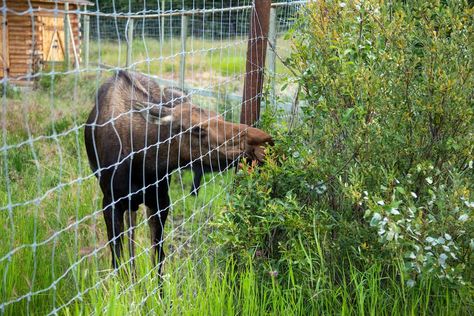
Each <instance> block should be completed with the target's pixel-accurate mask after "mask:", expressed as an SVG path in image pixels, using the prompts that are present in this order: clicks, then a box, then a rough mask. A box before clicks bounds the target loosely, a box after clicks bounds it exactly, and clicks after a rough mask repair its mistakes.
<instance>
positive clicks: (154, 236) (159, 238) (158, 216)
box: [145, 189, 170, 275]
mask: <svg viewBox="0 0 474 316" xmlns="http://www.w3.org/2000/svg"><path fill="white" fill-rule="evenodd" d="M153 191H154V193H155V194H154V195H153V196H150V195H149V194H147V198H146V202H145V204H146V206H147V218H148V225H149V226H150V236H151V246H152V254H151V260H152V263H153V264H154V265H158V274H159V275H161V266H162V262H163V260H164V259H165V252H164V250H163V230H164V226H165V222H166V218H167V217H168V211H169V206H170V199H169V196H168V190H167V189H166V190H161V192H158V195H157V194H156V191H155V190H153Z"/></svg>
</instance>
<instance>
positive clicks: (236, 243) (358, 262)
mask: <svg viewBox="0 0 474 316" xmlns="http://www.w3.org/2000/svg"><path fill="white" fill-rule="evenodd" d="M380 3H381V2H380V1H348V2H340V1H317V2H314V3H310V4H308V6H307V7H306V9H304V10H303V11H304V13H303V14H302V15H301V17H300V18H299V19H298V20H297V21H296V24H295V26H294V27H293V29H292V30H291V31H290V33H289V38H292V40H293V46H294V49H293V53H292V54H291V56H290V57H289V58H288V60H287V62H288V64H289V65H290V66H291V68H293V70H294V71H295V72H296V73H297V74H298V76H297V77H296V78H290V80H292V81H294V82H296V83H297V84H299V86H300V87H301V91H302V93H301V95H300V99H302V103H301V111H300V112H301V113H300V114H301V115H300V118H301V120H300V122H299V124H298V125H297V126H295V127H293V128H292V130H291V131H289V130H288V128H287V127H286V125H284V124H278V123H276V122H273V121H272V120H268V119H267V118H266V117H265V116H264V118H263V122H264V124H263V126H264V127H265V128H267V129H270V133H271V134H272V135H275V139H276V145H275V147H274V148H272V149H270V150H269V155H268V162H267V163H266V165H265V166H263V167H261V168H258V169H253V168H252V167H251V166H250V167H249V168H250V169H246V168H247V167H245V168H244V170H245V171H240V172H239V174H238V176H237V185H236V188H235V192H233V193H232V197H231V202H232V203H229V207H228V208H227V209H224V210H222V213H221V214H219V216H218V219H217V220H216V223H215V225H216V226H217V227H218V229H216V230H215V235H214V237H215V238H216V239H217V240H218V241H220V242H221V243H222V244H223V245H224V247H225V249H226V250H227V252H228V253H230V254H232V255H233V256H234V257H236V258H237V259H240V261H241V262H247V260H248V259H247V258H248V257H249V256H251V257H252V258H254V259H255V260H254V262H256V266H258V267H263V269H264V270H265V271H275V270H276V271H278V272H279V273H280V274H282V275H287V274H288V273H289V272H288V271H292V272H291V273H292V275H293V276H294V277H295V278H299V280H300V281H301V283H302V284H306V283H308V282H317V279H316V277H314V275H315V272H317V271H321V269H325V267H329V266H337V267H338V269H335V270H334V269H333V270H331V271H336V272H333V273H328V274H330V275H326V277H329V278H333V279H334V280H340V282H344V280H345V277H344V276H348V275H350V271H348V270H347V269H349V267H351V266H352V267H357V268H358V269H362V270H363V269H365V268H366V267H368V266H370V265H372V264H374V263H380V264H381V266H383V267H384V269H385V270H386V271H387V273H388V271H394V270H396V268H397V266H398V265H399V264H401V265H402V266H403V271H404V272H405V274H404V275H401V276H400V280H401V281H403V282H404V283H406V284H407V285H408V286H415V285H416V284H417V283H419V281H421V280H422V279H423V278H425V277H426V278H434V279H435V280H439V282H440V284H442V285H443V286H445V285H446V286H447V285H450V284H457V285H459V284H462V285H466V286H468V287H470V286H472V281H473V277H474V274H473V271H474V260H473V259H474V258H473V251H474V219H473V217H474V214H473V209H474V176H473V175H474V172H473V158H474V125H473V122H474V106H473V101H474V100H473V94H472V91H473V90H472V87H473V86H474V76H473V69H474V68H473V66H474V64H473V56H474V45H473V43H474V24H473V19H472V15H473V14H474V10H473V8H472V7H470V6H469V5H468V4H467V2H463V1H432V2H431V1H430V2H427V1H410V2H408V1H407V2H401V1H393V2H392V1H390V2H388V3H386V4H380ZM382 3H383V2H382ZM238 261H239V260H238ZM290 266H291V269H289V267H290ZM316 274H317V273H316ZM323 274H324V273H323ZM317 277H321V275H320V274H317ZM446 280H448V281H449V282H446Z"/></svg>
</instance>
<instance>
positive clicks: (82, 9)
mask: <svg viewBox="0 0 474 316" xmlns="http://www.w3.org/2000/svg"><path fill="white" fill-rule="evenodd" d="M39 2H41V1H38V3H39ZM38 3H37V2H32V1H16V2H13V1H4V2H3V6H2V7H1V13H2V22H3V23H2V30H1V32H2V40H1V42H0V45H1V48H2V50H1V56H0V57H1V58H0V60H1V61H2V63H3V67H2V69H1V71H0V75H1V77H2V78H1V83H2V92H3V94H2V112H1V126H2V140H1V144H0V187H1V189H0V227H1V229H0V241H1V243H0V280H1V281H0V282H1V284H2V286H1V291H0V314H32V313H34V314H51V315H53V314H61V313H67V312H68V311H69V312H70V311H71V310H70V309H71V308H73V307H74V306H75V304H77V303H78V302H86V300H87V297H89V296H90V295H91V293H92V294H93V293H97V292H98V291H107V290H110V289H111V288H113V287H114V285H113V284H116V283H120V284H121V285H120V290H119V292H118V294H117V296H116V298H117V299H119V298H120V297H122V296H127V295H130V294H131V293H133V292H134V290H135V289H137V288H141V287H142V286H146V288H147V289H148V291H146V293H145V294H144V295H142V296H141V297H140V298H139V299H138V301H136V306H135V307H134V308H136V311H137V312H138V311H140V310H141V308H142V307H143V305H145V304H147V303H148V302H150V300H151V301H153V302H156V300H157V299H156V297H157V296H159V292H160V289H161V288H162V286H163V285H160V284H163V283H166V282H167V280H168V281H169V280H175V279H176V277H175V278H173V277H172V276H173V275H174V276H180V275H183V276H184V275H186V273H185V270H187V269H190V267H189V262H191V263H192V269H200V268H201V263H202V261H203V259H204V258H210V257H212V254H213V251H214V248H215V247H214V245H213V244H212V241H211V240H210V239H209V236H210V235H211V234H212V230H213V228H212V226H211V225H209V224H210V222H211V221H212V219H213V216H214V214H215V213H216V212H218V211H219V210H220V209H222V208H225V207H226V204H227V203H228V198H229V195H230V194H232V186H233V182H232V179H233V176H234V173H235V171H234V170H235V169H234V165H231V164H227V163H222V165H220V161H219V160H218V161H217V162H218V163H217V165H218V166H217V165H215V166H213V167H212V168H207V169H206V170H201V172H204V176H203V179H202V181H201V183H200V190H199V193H198V195H197V196H195V195H194V193H195V192H193V191H192V190H191V188H192V183H193V177H196V176H198V173H199V172H197V171H196V170H198V171H199V169H200V168H195V166H201V167H202V164H203V162H202V161H204V160H205V159H209V160H212V159H215V158H212V157H214V156H216V155H218V154H219V153H220V152H222V151H225V150H228V148H229V147H231V146H232V144H234V143H235V142H240V141H242V139H243V135H246V133H248V130H247V128H245V129H241V128H240V129H239V130H238V132H235V133H234V132H232V135H231V136H230V137H228V138H226V139H225V142H221V143H219V144H218V145H217V146H215V145H211V143H210V142H209V141H204V140H203V138H202V135H201V136H200V137H199V141H200V143H199V152H200V155H199V156H198V157H192V159H188V160H187V161H184V160H185V159H184V158H183V161H181V162H180V163H179V164H178V166H177V167H176V168H171V160H172V159H174V158H173V157H175V156H177V157H181V156H184V155H185V153H187V152H192V151H193V150H195V148H194V147H192V146H195V143H193V145H191V142H189V144H187V145H189V148H183V147H184V145H182V144H186V140H185V138H186V137H189V136H188V135H191V134H192V133H193V131H195V129H196V128H197V127H202V126H204V125H206V126H207V127H208V128H212V126H209V124H210V123H213V122H214V123H215V120H214V119H215V117H214V114H213V113H214V112H216V113H218V115H220V117H221V118H222V119H225V120H226V121H228V122H234V123H237V122H238V121H239V117H240V105H241V95H242V92H243V91H242V89H243V82H244V79H245V76H246V75H247V73H246V67H245V62H246V59H245V57H246V51H247V43H248V34H249V27H250V25H249V21H250V19H249V17H250V13H251V10H252V5H253V4H252V1H250V0H241V1H225V0H221V1H217V0H216V1H197V0H195V1H171V0H166V1H161V0H160V1H154V2H152V1H150V2H146V1H133V0H129V1H128V3H126V2H124V1H112V2H111V3H109V2H106V1H93V2H91V3H88V2H87V1H70V2H64V1H45V3H44V4H38ZM301 5H302V1H294V2H292V1H288V2H287V3H284V5H281V6H275V10H276V19H275V25H274V28H275V32H276V39H277V43H276V45H275V47H276V49H277V51H278V54H279V55H280V56H283V57H285V56H287V55H288V54H289V53H290V44H289V41H288V40H287V39H284V38H283V35H284V33H285V32H286V31H287V30H288V28H289V27H290V26H291V24H292V20H293V18H294V17H295V16H296V14H297V12H298V10H299V9H300V6H301ZM230 8H234V9H230ZM235 8H240V9H238V10H237V9H235ZM227 9H229V10H227ZM131 21H133V22H131ZM183 34H185V36H183ZM251 40H256V39H251ZM273 68H274V69H276V70H275V73H274V74H272V75H273V76H272V78H274V82H273V85H274V86H275V87H274V89H275V91H276V92H275V95H272V98H277V96H278V98H277V99H278V101H275V102H274V104H275V106H277V107H281V108H283V109H286V110H288V104H286V103H288V102H291V98H292V96H291V93H290V94H289V95H283V94H282V93H281V91H280V90H281V89H280V87H281V85H282V83H283V81H284V79H285V78H286V77H287V76H288V73H286V72H285V69H284V67H283V65H282V64H281V63H280V62H279V61H278V60H276V65H275V66H274V67H273ZM118 71H127V72H128V73H132V74H136V73H140V74H144V75H145V76H146V77H147V78H151V79H152V80H153V82H156V83H157V84H159V85H160V87H161V89H162V90H161V91H163V89H164V88H170V89H175V90H174V91H178V93H179V94H181V97H184V98H187V99H190V100H191V102H192V103H193V104H194V105H196V106H199V107H201V108H202V109H206V110H207V111H206V112H199V113H201V114H200V117H199V122H198V123H197V124H192V123H191V124H188V125H183V124H184V123H183V122H184V121H186V120H188V119H189V118H187V117H182V116H181V117H179V121H178V124H179V125H182V126H184V127H182V128H181V129H180V131H179V132H177V133H175V134H173V135H168V136H163V137H161V138H160V137H158V140H156V139H157V138H156V135H155V136H153V137H152V136H149V134H148V131H149V130H154V128H155V129H156V124H154V123H150V121H149V120H145V121H144V123H143V126H140V128H141V129H142V130H144V131H145V134H144V135H145V140H144V145H143V146H139V147H138V148H133V147H131V148H132V150H131V151H130V152H121V155H120V157H119V158H118V159H116V161H115V162H114V163H111V164H108V165H104V166H101V165H100V164H99V166H97V168H94V167H93V169H92V170H91V167H90V165H89V159H88V157H87V155H86V150H85V145H86V144H85V142H86V141H85V140H84V132H85V130H86V129H87V128H94V129H98V130H99V129H101V128H105V127H111V128H112V129H113V130H114V131H115V132H116V133H117V129H120V128H123V126H122V127H121V125H120V124H121V122H123V120H124V119H126V118H132V117H140V114H144V116H146V117H148V118H149V117H150V116H147V114H146V113H150V112H152V111H153V110H154V109H156V108H157V105H156V104H152V103H153V102H152V101H151V100H148V101H150V102H152V103H146V104H145V107H144V108H142V109H137V108H133V107H130V109H129V110H127V111H124V112H122V113H112V114H111V115H109V117H108V118H107V119H106V120H102V121H98V120H93V121H92V123H87V122H86V121H87V117H88V115H89V112H90V111H91V110H92V109H93V108H94V107H95V105H94V103H95V102H97V101H98V100H99V98H98V97H97V94H98V91H99V88H100V87H101V86H102V84H104V82H106V80H107V79H108V78H115V80H119V79H118V78H119V76H118V75H117V73H118ZM112 84H119V82H118V81H116V82H115V83H112ZM134 89H137V88H136V87H134ZM145 89H146V90H147V92H148V93H149V94H152V93H154V92H153V91H152V90H151V89H150V86H146V87H145ZM153 97H155V99H156V98H158V99H159V100H161V101H163V96H161V95H160V96H153V95H152V96H151V97H150V96H149V97H148V98H149V99H150V98H153ZM178 99H179V98H178V97H172V98H171V99H169V100H168V102H171V103H173V102H176V101H178ZM132 103H133V102H132ZM268 104H270V103H268ZM161 106H162V109H163V106H164V105H161ZM160 111H161V110H160ZM202 115H204V117H201V116H202ZM129 122H130V124H132V122H136V120H132V119H130V120H129ZM153 124H154V125H153ZM218 124H219V123H218ZM159 126H161V125H159ZM226 126H227V125H226ZM228 126H231V125H228ZM232 126H233V125H232ZM132 127H133V126H129V128H132ZM135 128H136V126H135ZM158 130H160V128H158ZM217 130H218V131H219V132H222V130H219V129H217ZM163 133H164V132H163ZM130 137H131V138H133V136H130ZM113 140H114V135H113V134H112V135H110V142H113ZM153 140H155V141H153ZM120 142H122V140H120ZM171 143H177V144H178V147H177V150H178V153H176V152H170V149H169V148H171V147H170V146H171V145H170V144H171ZM165 146H166V147H167V148H168V151H167V155H166V157H162V156H160V157H159V158H160V159H165V161H167V164H166V165H167V167H166V172H165V173H160V174H159V175H158V174H156V176H154V177H152V178H153V180H152V181H145V178H146V176H147V175H146V174H145V171H143V185H141V186H139V187H136V186H132V185H129V186H128V188H129V189H128V193H127V194H125V195H120V196H118V197H112V200H111V201H108V200H107V201H106V200H104V202H103V203H102V199H103V192H102V191H101V189H100V187H99V184H98V181H97V180H98V179H99V180H100V178H101V177H102V176H103V175H104V174H107V173H108V172H109V171H110V170H119V169H120V168H122V166H123V165H124V164H125V163H127V162H128V161H131V160H133V159H134V157H135V158H136V157H143V156H146V154H147V152H153V151H154V152H158V151H159V150H160V149H161V150H162V151H163V149H162V148H164V147H165ZM94 150H95V153H96V154H97V153H98V152H99V151H101V150H102V149H101V148H97V144H95V143H94ZM105 151H106V150H105ZM110 154H113V153H110ZM239 157H240V156H235V157H234V158H235V159H238V158H239ZM147 163H149V162H147ZM158 163H159V162H158V161H155V165H154V166H153V165H152V166H151V167H150V168H151V169H153V170H157V169H158V167H157V164H158ZM191 169H193V170H194V173H193V170H191ZM201 169H202V168H201ZM211 169H212V170H211ZM210 171H213V172H210ZM153 172H155V171H153ZM113 174H115V171H114V172H113ZM112 178H113V176H112ZM122 180H123V181H127V182H130V183H132V179H131V176H129V178H128V179H122ZM111 181H113V180H111ZM133 181H134V180H133ZM163 186H169V198H170V203H169V205H168V206H166V208H164V209H160V210H159V211H158V212H157V213H155V214H151V215H150V214H148V213H147V212H146V207H144V206H143V205H142V206H140V208H139V209H138V211H137V213H136V214H137V220H136V223H135V225H132V226H126V227H125V228H124V229H123V232H120V233H117V234H115V232H114V237H113V238H110V239H109V238H108V237H107V229H106V225H105V223H104V220H103V218H102V217H103V215H104V211H107V210H108V209H110V208H112V209H114V210H115V209H118V208H119V207H121V205H122V204H124V203H126V204H127V205H129V206H130V205H131V201H132V200H133V199H134V198H135V197H136V196H137V195H138V194H142V193H144V192H145V191H147V190H149V189H151V188H158V189H159V188H160V187H163ZM112 191H113V190H112ZM112 193H113V192H112ZM130 207H131V206H130ZM168 210H169V216H168V219H167V221H166V223H165V227H164V235H163V239H162V242H163V245H164V249H165V251H166V257H165V259H164V263H163V269H162V274H161V276H160V275H159V274H158V269H159V268H158V267H159V266H158V265H153V264H152V263H151V260H150V256H151V253H152V252H153V249H154V248H153V245H152V244H150V240H149V237H148V231H147V230H148V229H145V227H146V226H147V223H148V222H149V221H150V220H152V218H153V217H154V216H161V215H160V214H161V213H162V212H163V211H168ZM113 214H115V213H113ZM130 214H131V213H125V217H128V220H129V221H130V220H131V219H132V216H131V215H130ZM115 216H116V215H114V216H113V217H112V220H116V218H115ZM132 232H134V233H135V238H134V239H133V240H131V239H130V234H131V233H132ZM122 237H126V238H125V241H124V247H123V248H124V249H123V250H124V254H123V256H122V259H121V261H120V262H119V263H118V266H117V269H112V267H111V264H110V263H111V257H112V255H111V251H110V245H113V244H115V243H116V242H118V240H119V239H121V238H122ZM131 245H134V247H135V253H134V254H133V256H130V255H129V253H128V251H127V250H129V249H128V248H129V247H130V246H131ZM131 263H135V266H136V269H135V273H136V275H135V274H134V273H133V272H131V271H130V269H131V268H130V266H131ZM121 271H124V273H125V274H127V273H132V274H134V276H133V277H132V278H129V279H127V281H126V282H125V281H124V278H123V276H122V277H120V275H121ZM127 271H128V272H127ZM177 279H178V280H180V281H179V283H181V282H186V280H185V277H178V278H177ZM150 284H151V285H150ZM175 286H177V287H179V286H180V284H176V285H175ZM105 312H111V311H107V308H106V307H104V308H100V309H99V310H96V313H97V314H102V313H105ZM159 312H160V305H159V304H157V305H155V306H154V307H153V309H151V310H149V313H150V314H152V313H159Z"/></svg>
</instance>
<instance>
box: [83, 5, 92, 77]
mask: <svg viewBox="0 0 474 316" xmlns="http://www.w3.org/2000/svg"><path fill="white" fill-rule="evenodd" d="M83 36H84V38H83V41H84V65H85V67H86V69H87V68H89V49H90V46H89V45H90V42H89V40H90V38H89V37H90V16H89V15H88V14H85V15H84V35H83Z"/></svg>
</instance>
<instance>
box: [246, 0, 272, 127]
mask: <svg viewBox="0 0 474 316" xmlns="http://www.w3.org/2000/svg"><path fill="white" fill-rule="evenodd" d="M270 7H271V0H254V1H253V6H252V12H251V14H250V32H249V40H248V46H247V65H246V70H245V71H246V75H245V81H244V94H243V98H242V110H241V112H240V122H241V123H243V124H247V125H253V124H254V123H255V122H256V121H257V120H258V119H259V117H260V99H261V96H262V87H263V70H264V68H265V55H266V52H267V36H268V26H269V25H268V24H269V17H270Z"/></svg>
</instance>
